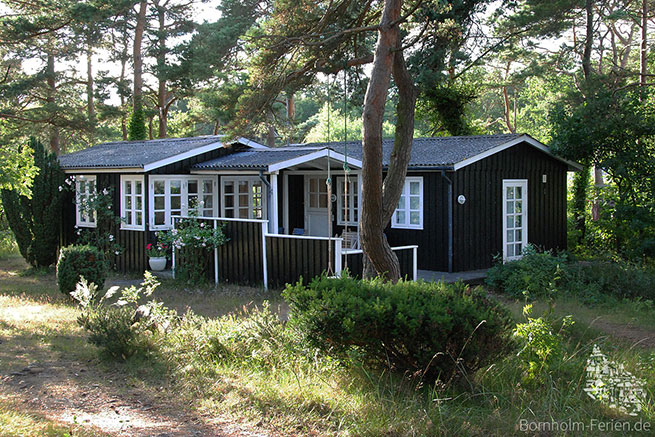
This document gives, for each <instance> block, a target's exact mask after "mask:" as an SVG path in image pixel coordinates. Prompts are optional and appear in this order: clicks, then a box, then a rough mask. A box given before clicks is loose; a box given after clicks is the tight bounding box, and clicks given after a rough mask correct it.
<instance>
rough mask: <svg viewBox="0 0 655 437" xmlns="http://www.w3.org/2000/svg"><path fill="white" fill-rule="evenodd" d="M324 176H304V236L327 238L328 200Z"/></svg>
mask: <svg viewBox="0 0 655 437" xmlns="http://www.w3.org/2000/svg"><path fill="white" fill-rule="evenodd" d="M326 179H327V178H326V177H325V176H313V175H306V176H305V234H306V235H313V236H317V237H327V236H328V198H327V185H326V184H325V181H326Z"/></svg>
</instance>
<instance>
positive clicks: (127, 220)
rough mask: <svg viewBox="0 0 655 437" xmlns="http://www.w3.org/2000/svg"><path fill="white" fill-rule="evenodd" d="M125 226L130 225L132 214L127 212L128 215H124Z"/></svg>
mask: <svg viewBox="0 0 655 437" xmlns="http://www.w3.org/2000/svg"><path fill="white" fill-rule="evenodd" d="M125 224H126V225H131V224H132V213H131V212H129V211H128V213H127V214H126V215H125Z"/></svg>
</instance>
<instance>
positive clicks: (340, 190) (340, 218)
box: [337, 176, 362, 226]
mask: <svg viewBox="0 0 655 437" xmlns="http://www.w3.org/2000/svg"><path fill="white" fill-rule="evenodd" d="M348 182H349V185H350V187H348V188H349V189H348V198H347V199H346V200H347V201H348V205H345V204H344V195H345V192H344V186H345V183H346V178H345V177H343V176H340V177H337V225H339V226H357V225H358V224H359V214H360V205H361V203H362V191H361V188H362V187H361V184H360V183H359V178H358V177H349V178H348ZM353 184H354V185H355V190H356V191H357V207H355V196H354V195H353V191H354V190H353V189H352V185H353ZM342 205H344V207H342ZM346 208H347V209H348V211H349V212H348V218H349V220H347V221H346V220H345V217H344V215H345V212H346ZM355 213H356V214H355ZM354 215H357V220H353V219H352V217H353V216H354Z"/></svg>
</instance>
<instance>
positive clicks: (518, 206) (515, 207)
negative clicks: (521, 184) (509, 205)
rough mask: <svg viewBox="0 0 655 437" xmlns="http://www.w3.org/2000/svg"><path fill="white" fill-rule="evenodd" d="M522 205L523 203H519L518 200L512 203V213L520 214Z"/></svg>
mask: <svg viewBox="0 0 655 437" xmlns="http://www.w3.org/2000/svg"><path fill="white" fill-rule="evenodd" d="M522 203H523V202H521V201H520V200H517V201H516V202H514V211H515V212H516V213H520V212H521V211H522Z"/></svg>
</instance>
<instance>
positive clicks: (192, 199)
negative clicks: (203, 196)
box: [187, 194, 198, 209]
mask: <svg viewBox="0 0 655 437" xmlns="http://www.w3.org/2000/svg"><path fill="white" fill-rule="evenodd" d="M187 199H188V202H189V203H188V205H187V206H188V207H189V208H190V209H194V208H197V207H198V196H197V195H196V194H192V195H190V196H188V197H187Z"/></svg>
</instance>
